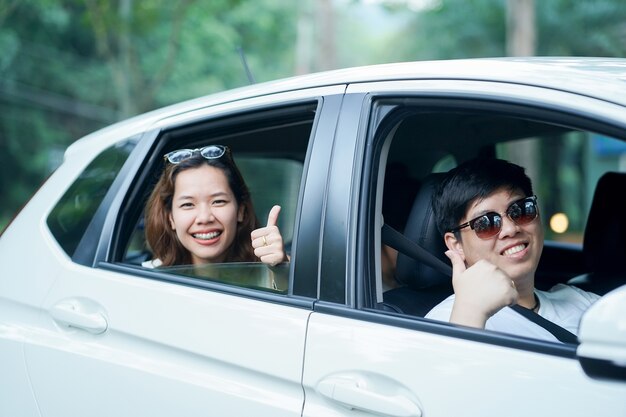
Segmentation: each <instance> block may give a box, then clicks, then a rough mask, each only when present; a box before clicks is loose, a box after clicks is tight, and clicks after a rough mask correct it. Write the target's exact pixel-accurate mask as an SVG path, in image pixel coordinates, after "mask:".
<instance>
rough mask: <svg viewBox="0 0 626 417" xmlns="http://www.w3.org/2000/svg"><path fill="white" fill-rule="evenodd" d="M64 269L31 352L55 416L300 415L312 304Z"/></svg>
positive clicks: (43, 398)
mask: <svg viewBox="0 0 626 417" xmlns="http://www.w3.org/2000/svg"><path fill="white" fill-rule="evenodd" d="M64 270H65V273H64V274H63V276H62V277H61V278H59V280H58V281H57V282H56V283H55V285H54V286H53V288H52V289H51V290H50V291H49V293H48V295H47V297H46V300H45V302H44V303H43V306H42V308H41V313H40V315H39V320H38V321H39V322H38V323H35V325H36V328H37V330H36V333H35V334H32V335H31V340H29V341H28V343H27V344H26V348H25V354H26V363H27V366H28V369H29V372H30V378H31V381H32V384H33V387H34V391H35V394H36V396H37V399H38V403H39V405H40V407H41V408H42V409H44V410H46V412H47V413H49V415H64V416H71V415H75V416H82V415H92V416H98V415H100V416H109V415H141V414H150V415H154V416H171V415H172V414H179V413H180V414H183V415H187V416H193V415H198V416H200V415H206V412H207V410H212V412H215V413H217V414H221V415H224V414H229V415H240V416H244V415H250V414H255V413H258V412H261V413H265V414H268V415H277V416H278V415H280V416H295V415H299V413H300V411H301V408H302V403H303V395H302V390H301V388H300V370H301V369H302V359H303V353H302V352H303V346H304V337H305V330H306V322H307V318H308V315H309V314H310V312H309V311H307V310H306V309H301V308H297V307H291V306H284V305H279V304H270V305H267V303H264V302H261V301H257V300H247V299H245V298H244V299H242V298H240V297H236V296H232V295H226V294H221V293H216V292H210V291H206V290H203V289H197V288H191V287H181V286H179V285H175V284H169V283H164V282H160V281H155V280H151V279H142V278H134V279H133V278H129V277H128V276H126V275H123V274H115V273H111V272H110V271H105V270H99V269H92V268H88V267H82V266H72V265H65V266H64ZM165 306H167V308H165ZM60 310H66V311H67V310H69V311H71V313H72V314H71V315H62V314H59V311H60ZM90 316H91V317H93V316H100V318H101V319H102V320H103V323H104V325H103V326H102V327H101V328H99V329H98V328H96V327H95V326H92V325H91V324H92V321H90V320H89V318H90ZM224 317H228V320H224ZM277 340H280V343H277V342H276V341H277ZM60 377H62V378H63V383H62V384H59V383H56V382H55V381H58V379H59V378H60ZM68 392H72V393H73V394H72V396H71V398H72V399H71V400H70V401H68V396H67V393H68ZM112 399H115V401H112Z"/></svg>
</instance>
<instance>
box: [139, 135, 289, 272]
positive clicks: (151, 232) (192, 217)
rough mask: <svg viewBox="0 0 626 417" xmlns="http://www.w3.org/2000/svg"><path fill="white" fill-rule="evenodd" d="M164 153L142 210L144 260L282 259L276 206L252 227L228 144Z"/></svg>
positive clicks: (271, 262)
mask: <svg viewBox="0 0 626 417" xmlns="http://www.w3.org/2000/svg"><path fill="white" fill-rule="evenodd" d="M164 159H165V163H166V167H165V170H164V171H163V174H162V175H161V178H160V179H159V181H158V182H157V184H156V186H155V187H154V190H153V191H152V194H151V195H150V198H149V199H148V203H147V206H146V215H145V227H146V240H147V242H148V244H149V246H150V248H151V249H152V251H153V253H154V256H155V259H154V260H152V261H150V262H149V264H144V266H152V267H156V266H172V265H188V264H193V265H202V264H207V263H220V262H254V261H258V260H261V261H262V262H264V263H266V264H269V265H271V266H274V265H277V264H279V263H281V262H284V261H287V260H288V258H287V256H286V254H285V251H284V247H283V238H282V236H281V234H280V231H279V230H278V227H277V226H276V224H277V220H278V214H279V212H280V206H274V207H273V208H272V210H271V211H270V214H269V216H268V224H267V226H266V227H262V228H259V229H257V227H258V225H257V219H256V216H255V214H254V208H253V206H252V200H251V199H250V192H249V191H248V187H247V186H246V184H245V182H244V180H243V177H242V176H241V173H240V172H239V169H238V168H237V166H236V165H235V163H234V161H233V159H232V156H231V153H230V149H229V148H228V147H226V146H222V145H209V146H205V147H203V148H199V149H180V150H176V151H172V152H169V153H168V154H166V155H165V156H164Z"/></svg>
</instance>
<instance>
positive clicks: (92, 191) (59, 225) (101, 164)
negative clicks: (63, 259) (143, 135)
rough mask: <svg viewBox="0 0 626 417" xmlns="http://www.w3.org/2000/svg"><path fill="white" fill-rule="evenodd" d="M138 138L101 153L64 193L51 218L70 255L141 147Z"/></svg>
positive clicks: (62, 243)
mask: <svg viewBox="0 0 626 417" xmlns="http://www.w3.org/2000/svg"><path fill="white" fill-rule="evenodd" d="M137 141H138V138H136V137H134V138H131V139H128V140H125V141H122V142H119V143H117V144H115V145H113V146H111V147H110V148H108V149H106V150H104V151H103V152H102V153H100V154H99V155H98V156H97V157H96V158H95V159H94V160H93V161H91V163H90V164H89V165H88V166H87V168H85V169H84V170H83V172H82V173H81V174H80V175H79V176H78V178H77V179H76V180H75V181H74V182H73V183H72V185H71V186H70V187H69V188H68V190H67V191H66V192H65V194H63V196H62V197H61V199H60V200H59V202H58V203H57V204H56V205H55V206H54V208H53V209H52V212H51V213H50V215H49V216H48V219H47V223H48V227H49V228H50V231H51V232H52V235H53V236H54V237H55V239H56V240H57V241H58V242H59V245H60V246H61V248H63V250H64V251H65V252H66V253H67V254H68V255H70V256H72V255H73V253H74V251H75V250H76V248H77V246H78V243H79V242H80V240H81V238H82V237H83V234H84V233H85V231H86V229H87V226H89V223H90V222H91V220H92V218H93V216H94V214H95V213H96V210H97V209H98V207H99V206H100V204H101V203H102V200H103V199H104V197H105V195H106V193H107V191H108V190H109V188H110V187H111V184H113V181H114V180H115V177H116V176H117V174H118V173H119V172H120V170H121V169H122V166H123V165H124V163H125V162H126V159H127V158H128V156H129V155H130V153H131V152H132V150H133V149H134V147H135V145H136V144H137Z"/></svg>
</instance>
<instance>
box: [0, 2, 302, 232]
mask: <svg viewBox="0 0 626 417" xmlns="http://www.w3.org/2000/svg"><path fill="white" fill-rule="evenodd" d="M297 7H298V5H297V2H287V3H285V2H277V1H275V0H212V1H210V2H207V1H198V0H180V1H177V2H163V1H159V0H141V1H138V0H116V1H111V0H0V50H2V51H3V54H1V55H0V196H1V197H2V200H3V203H4V204H3V205H2V206H1V207H0V230H1V229H2V228H3V225H4V224H5V223H6V222H7V220H8V218H9V217H10V216H11V215H12V213H14V212H15V211H16V210H17V208H18V207H19V206H20V205H21V204H23V202H24V201H25V200H26V199H27V198H28V196H29V195H30V194H31V193H32V192H33V191H34V189H35V188H36V187H37V185H38V184H39V183H41V181H42V180H43V178H45V177H46V176H47V175H48V173H49V172H50V171H51V169H54V168H55V167H56V166H57V165H58V163H59V159H60V157H61V155H62V150H63V149H65V147H67V145H69V144H70V143H71V142H73V141H74V140H76V139H77V138H79V137H81V136H83V135H84V134H86V133H88V132H91V131H93V130H96V129H98V128H100V127H103V126H105V125H108V124H110V123H112V122H115V121H117V120H120V119H123V118H127V117H129V116H132V115H134V114H137V113H142V112H145V111H147V110H151V109H154V108H157V107H161V106H164V105H167V104H171V103H174V102H178V101H181V100H185V99H189V98H193V97H196V96H198V95H199V94H209V93H213V92H216V91H220V90H224V89H229V88H233V87H237V86H241V85H243V84H247V83H248V82H249V81H248V77H247V75H246V71H245V69H244V66H243V65H242V61H241V54H240V52H239V51H243V53H244V54H245V57H246V59H247V62H248V64H249V66H250V68H251V71H252V73H253V74H254V77H255V78H256V79H257V80H261V81H262V80H267V79H273V78H278V77H282V76H287V75H291V74H292V73H293V65H294V59H293V55H294V54H293V51H294V46H293V39H294V38H295V23H294V22H295V15H296V11H297Z"/></svg>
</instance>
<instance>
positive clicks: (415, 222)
mask: <svg viewBox="0 0 626 417" xmlns="http://www.w3.org/2000/svg"><path fill="white" fill-rule="evenodd" d="M443 175H444V174H430V175H429V176H427V177H426V178H425V179H424V181H423V183H422V186H421V187H420V189H419V191H418V193H417V196H416V197H415V200H414V202H413V207H412V208H411V212H410V214H409V218H408V220H407V223H406V226H405V228H404V235H405V236H406V237H407V238H408V239H410V240H412V241H413V242H415V243H417V244H418V245H420V246H421V247H422V248H424V249H426V250H427V251H429V252H430V253H432V254H433V255H434V256H436V257H438V258H439V259H441V260H442V261H444V262H445V263H447V264H449V263H450V261H449V260H448V258H447V257H446V255H445V254H444V253H445V251H446V250H447V248H446V245H445V243H444V241H443V237H442V236H441V235H440V234H439V231H438V230H437V225H436V223H435V216H434V215H433V209H432V206H431V198H432V195H433V192H434V190H435V187H436V186H437V184H438V183H439V181H441V179H442V177H443ZM396 279H397V280H398V281H399V282H400V283H402V284H405V285H408V286H409V287H411V288H414V289H422V288H428V287H433V286H437V285H441V284H445V283H449V282H450V277H449V276H447V275H445V274H442V273H441V272H438V271H436V270H434V269H432V268H431V267H428V266H426V265H424V264H422V263H421V262H419V261H416V260H414V259H412V258H410V257H408V256H406V255H404V254H402V253H399V254H398V260H397V264H396Z"/></svg>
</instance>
